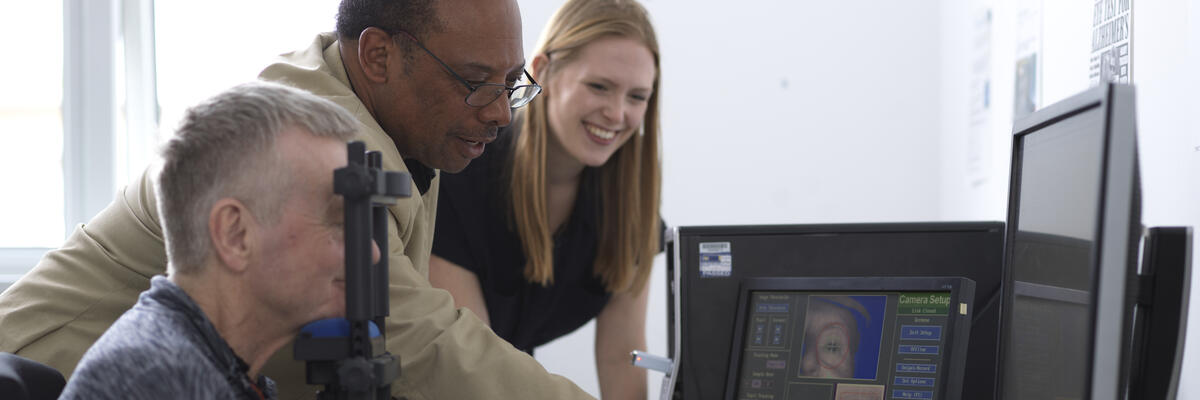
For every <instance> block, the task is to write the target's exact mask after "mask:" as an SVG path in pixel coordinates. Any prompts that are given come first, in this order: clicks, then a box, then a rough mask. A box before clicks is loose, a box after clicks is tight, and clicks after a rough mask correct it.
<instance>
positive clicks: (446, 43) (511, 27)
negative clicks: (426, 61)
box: [427, 0, 525, 73]
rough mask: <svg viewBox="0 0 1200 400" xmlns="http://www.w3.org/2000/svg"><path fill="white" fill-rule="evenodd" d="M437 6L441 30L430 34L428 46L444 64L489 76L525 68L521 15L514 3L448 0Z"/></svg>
mask: <svg viewBox="0 0 1200 400" xmlns="http://www.w3.org/2000/svg"><path fill="white" fill-rule="evenodd" d="M438 4H439V6H438V7H439V9H438V16H439V17H440V19H442V24H441V25H442V26H441V28H442V29H438V30H435V31H433V32H430V33H429V38H428V39H427V43H428V45H429V46H431V47H436V48H435V49H433V50H434V52H435V53H438V56H439V57H442V58H445V59H446V62H447V63H451V64H455V65H456V66H457V67H461V68H472V69H487V70H488V71H478V72H491V73H500V72H503V73H508V72H509V71H511V70H513V69H520V67H521V66H523V65H524V63H525V54H524V48H523V46H524V44H523V41H522V36H521V15H520V12H519V11H518V9H517V6H516V3H515V2H512V1H510V0H450V1H442V2H439V3H438ZM442 54H445V55H444V56H443V55H442Z"/></svg>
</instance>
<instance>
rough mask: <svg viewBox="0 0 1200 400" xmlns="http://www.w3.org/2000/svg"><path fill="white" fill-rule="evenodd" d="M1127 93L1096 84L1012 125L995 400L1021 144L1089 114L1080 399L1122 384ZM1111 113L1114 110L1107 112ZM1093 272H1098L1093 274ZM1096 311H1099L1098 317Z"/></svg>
mask: <svg viewBox="0 0 1200 400" xmlns="http://www.w3.org/2000/svg"><path fill="white" fill-rule="evenodd" d="M1133 96H1134V95H1133V87H1132V86H1129V85H1123V84H1113V83H1109V84H1103V85H1100V86H1097V87H1094V88H1091V89H1089V90H1087V91H1084V92H1082V93H1080V94H1077V95H1075V96H1072V97H1070V98H1067V99H1065V100H1063V101H1060V102H1058V103H1055V104H1053V105H1050V106H1047V107H1045V108H1044V109H1042V110H1039V111H1037V112H1034V113H1033V114H1030V115H1028V116H1026V117H1025V118H1022V119H1020V120H1018V121H1016V122H1014V124H1013V142H1012V143H1013V145H1012V158H1011V165H1010V175H1009V201H1008V221H1007V225H1006V226H1007V227H1008V230H1007V232H1005V245H1004V261H1003V265H1004V270H1003V273H1002V274H1003V278H1002V285H1003V291H1004V295H1003V296H1002V297H1003V298H1002V300H1003V301H1002V303H1001V307H1000V313H1001V322H1000V326H1001V332H1000V338H999V346H998V347H997V349H996V352H997V353H996V361H997V368H996V374H997V382H996V396H995V397H996V398H997V399H1002V398H1003V390H1004V379H1005V377H1004V370H1005V361H1006V360H1005V359H1006V355H1005V352H1006V350H1007V348H1008V347H1009V345H1008V342H1009V340H1010V339H1011V338H1010V331H1009V329H1007V327H1009V326H1010V325H1011V324H1012V322H1011V321H1012V315H1011V312H1012V302H1013V282H1014V280H1013V276H1012V274H1013V266H1012V262H1013V251H1014V239H1015V237H1016V232H1017V228H1016V227H1017V226H1018V224H1019V221H1018V216H1019V211H1020V210H1019V208H1018V204H1019V201H1020V194H1021V193H1020V176H1021V172H1022V170H1021V163H1019V162H1018V161H1019V160H1021V156H1022V155H1023V150H1024V144H1025V138H1026V137H1027V136H1029V135H1031V134H1034V133H1036V132H1039V131H1041V129H1043V128H1046V127H1048V126H1051V125H1053V124H1055V123H1058V122H1061V121H1063V120H1067V119H1069V118H1071V117H1074V116H1076V115H1078V114H1080V113H1083V112H1085V111H1089V110H1092V109H1094V108H1097V107H1099V108H1101V110H1103V114H1104V116H1103V118H1104V121H1103V125H1102V126H1103V128H1102V129H1103V135H1104V138H1103V144H1102V146H1103V147H1102V150H1101V154H1102V159H1101V166H1102V167H1101V169H1100V174H1101V177H1100V179H1101V181H1100V189H1099V191H1098V193H1097V195H1101V194H1102V196H1101V198H1100V202H1099V204H1098V205H1097V206H1098V207H1097V214H1098V215H1097V216H1096V218H1097V222H1098V223H1097V224H1096V231H1095V233H1094V234H1093V236H1092V238H1091V239H1094V241H1095V243H1096V246H1095V248H1093V249H1092V255H1091V257H1090V260H1089V264H1090V265H1091V271H1093V274H1094V275H1093V277H1092V278H1093V279H1092V282H1091V283H1092V287H1091V290H1090V302H1091V304H1092V305H1093V306H1092V307H1090V310H1089V313H1090V315H1089V318H1090V321H1091V325H1092V326H1091V329H1090V331H1089V334H1088V337H1087V338H1086V340H1087V341H1088V343H1089V345H1088V348H1089V349H1091V351H1090V352H1088V355H1087V357H1088V361H1087V364H1088V365H1090V366H1091V371H1090V373H1088V374H1086V375H1085V380H1086V383H1085V384H1084V390H1085V392H1084V393H1083V397H1084V398H1097V399H1116V398H1119V397H1121V396H1122V393H1124V391H1125V388H1126V386H1127V384H1128V379H1127V378H1128V374H1129V372H1128V365H1127V364H1128V360H1129V349H1128V347H1129V346H1126V344H1128V343H1129V341H1130V337H1131V328H1130V324H1129V323H1128V322H1129V319H1130V318H1131V316H1132V310H1133V301H1132V300H1133V299H1132V297H1133V296H1132V295H1131V294H1132V291H1133V290H1134V289H1135V285H1136V274H1137V261H1136V254H1137V252H1136V251H1135V249H1136V248H1137V243H1138V240H1139V237H1140V232H1141V224H1140V188H1139V187H1138V185H1139V183H1138V179H1137V175H1138V171H1137V146H1136V137H1135V136H1136V121H1135V117H1134V115H1135V112H1134V109H1133V107H1134V101H1133ZM1114 110H1116V112H1114ZM1097 272H1098V273H1097ZM1101 310H1103V311H1101Z"/></svg>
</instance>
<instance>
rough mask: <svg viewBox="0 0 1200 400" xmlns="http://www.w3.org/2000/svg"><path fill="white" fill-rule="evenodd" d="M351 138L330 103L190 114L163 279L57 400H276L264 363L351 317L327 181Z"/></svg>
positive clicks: (278, 102)
mask: <svg viewBox="0 0 1200 400" xmlns="http://www.w3.org/2000/svg"><path fill="white" fill-rule="evenodd" d="M357 129H358V125H357V122H356V121H355V119H354V118H353V117H352V116H350V115H349V114H348V113H347V112H346V111H345V110H344V109H343V108H341V107H339V106H337V105H335V104H334V103H332V102H330V101H327V100H324V99H321V98H318V97H315V96H313V95H311V94H308V93H306V92H303V91H300V90H297V89H292V88H288V87H285V86H281V85H277V84H270V83H250V84H244V85H240V86H237V87H234V88H232V89H230V90H228V91H225V92H223V93H221V94H218V95H217V96H215V97H213V98H212V99H210V100H208V101H206V102H204V103H201V104H199V105H197V106H195V107H192V108H191V109H190V110H188V113H187V115H186V116H185V117H184V120H183V122H182V123H181V124H180V127H179V129H178V131H177V133H176V136H175V137H174V138H172V139H171V140H170V142H168V143H167V145H166V147H165V149H164V151H163V165H162V170H161V173H160V174H159V175H158V181H157V183H158V185H157V187H158V195H159V196H158V199H159V202H158V207H159V210H160V215H162V219H163V225H164V227H165V232H164V233H165V236H166V247H167V259H168V265H167V271H168V274H169V275H168V276H167V277H164V276H156V277H154V278H153V279H152V280H151V286H150V290H148V291H146V292H144V293H142V294H141V296H140V297H139V298H138V302H137V304H136V305H135V306H134V307H133V308H132V309H130V310H129V311H128V312H126V313H125V314H123V315H122V316H121V317H120V318H119V319H117V321H116V322H115V323H114V324H113V325H112V327H110V328H109V329H108V331H107V332H105V333H104V335H102V336H101V337H100V339H99V340H98V341H97V342H96V344H95V345H94V346H92V347H91V348H90V349H89V350H88V351H87V353H85V354H84V356H83V359H82V360H81V361H80V363H79V367H78V368H77V369H76V370H75V374H74V376H72V378H71V379H70V381H69V382H68V384H67V387H66V389H65V390H64V392H63V397H62V398H64V399H74V398H84V399H102V398H113V399H118V398H119V399H165V398H222V399H235V398H241V399H262V398H274V397H275V388H274V383H273V382H272V381H271V380H270V379H268V378H266V377H263V376H261V375H259V370H260V369H261V368H262V366H263V364H265V363H266V361H267V359H268V358H270V356H271V355H272V354H273V353H275V352H276V351H277V350H279V349H280V348H281V347H283V346H284V345H285V344H287V343H288V341H289V340H290V339H291V338H292V337H294V336H295V335H296V333H297V332H299V330H300V328H301V327H302V326H303V325H304V324H306V323H308V322H310V321H313V320H317V319H321V318H327V317H335V316H340V315H342V313H343V312H344V310H345V306H344V301H345V293H344V291H345V287H344V283H345V282H344V272H345V268H344V261H343V253H344V252H343V239H342V235H343V226H342V225H343V224H342V220H343V213H342V201H341V198H340V197H338V196H336V195H335V194H334V193H333V182H332V181H333V170H334V169H335V168H338V167H340V166H343V165H345V142H346V141H347V140H350V139H351V138H352V137H353V136H354V133H355V131H356V130H357ZM374 257H375V258H376V260H377V259H378V257H379V253H378V249H375V253H374Z"/></svg>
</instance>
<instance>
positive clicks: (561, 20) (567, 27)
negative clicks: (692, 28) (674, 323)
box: [510, 0, 662, 292]
mask: <svg viewBox="0 0 1200 400" xmlns="http://www.w3.org/2000/svg"><path fill="white" fill-rule="evenodd" d="M613 36H616V37H623V38H630V39H634V40H637V41H640V42H641V43H642V44H644V45H645V46H646V47H647V48H648V49H650V52H651V53H652V54H653V55H654V68H655V70H656V76H655V79H654V87H653V92H652V93H651V95H650V98H649V99H648V100H647V107H646V116H645V119H644V120H643V123H642V127H641V132H638V133H636V134H634V136H633V137H632V138H630V139H629V141H628V142H626V143H625V144H624V145H622V146H621V148H619V149H617V151H616V153H614V154H613V155H612V157H611V158H610V159H609V160H608V162H606V163H604V165H603V166H601V167H599V174H598V175H599V185H600V198H601V203H602V204H603V206H602V207H603V209H602V210H601V218H600V223H599V225H600V226H599V229H600V232H599V238H598V243H597V247H596V262H595V265H594V266H593V268H594V270H593V273H594V274H595V275H596V276H598V277H600V279H601V280H602V281H603V282H604V285H605V288H606V289H607V290H608V291H609V292H620V291H627V290H640V289H641V288H642V287H644V286H645V283H646V280H647V279H648V278H649V277H650V268H651V265H652V263H653V259H654V255H655V254H656V253H657V252H658V249H659V246H660V236H659V234H660V229H661V228H660V227H659V216H658V207H659V198H660V186H661V180H662V178H661V172H660V170H661V166H660V161H659V137H658V132H659V124H658V98H659V82H660V81H661V79H662V70H661V68H660V67H659V52H658V39H657V38H656V36H655V34H654V27H653V26H652V25H651V24H650V18H649V15H648V13H647V12H646V9H645V8H643V7H642V5H641V4H638V3H637V2H636V1H634V0H568V1H567V2H566V4H563V6H562V7H561V8H559V9H558V11H557V12H555V14H554V16H553V17H551V18H550V22H549V23H548V24H547V25H546V28H545V30H544V31H543V32H542V36H541V39H539V41H538V47H537V50H536V51H535V53H534V54H538V55H543V54H544V55H547V57H549V56H550V55H551V54H552V55H553V59H554V62H553V63H548V64H550V65H548V66H547V67H546V68H545V69H546V70H547V71H536V72H538V73H544V74H545V75H543V76H547V75H550V74H552V73H553V72H552V71H554V70H556V69H557V68H560V67H561V66H562V65H564V64H568V63H570V62H572V61H573V60H574V59H575V58H577V57H578V53H579V50H580V49H582V48H583V47H584V46H586V45H588V44H589V43H592V42H594V41H596V40H597V39H601V38H605V37H613ZM518 119H519V120H521V121H523V123H522V124H521V126H520V127H519V129H520V130H519V133H518V135H516V138H515V139H516V141H515V143H514V148H513V155H512V159H511V160H512V164H511V167H512V168H511V175H510V177H511V178H510V179H511V189H510V190H511V197H510V199H511V201H512V205H513V207H512V209H513V218H514V221H513V222H514V223H515V225H516V228H517V235H518V236H519V237H520V238H521V246H522V248H523V250H524V252H525V259H526V260H527V261H526V264H525V278H526V279H527V280H529V281H530V282H534V283H540V284H542V285H549V284H550V283H552V282H554V257H553V254H554V253H553V249H554V246H553V244H552V243H553V242H552V238H551V235H552V232H550V227H549V217H548V212H547V205H546V203H547V200H546V168H547V166H546V140H547V136H549V134H550V132H549V119H548V113H547V105H546V97H545V96H539V97H537V98H535V99H534V100H533V102H532V103H530V104H529V105H528V106H527V107H525V108H523V109H521V112H520V114H519V115H518Z"/></svg>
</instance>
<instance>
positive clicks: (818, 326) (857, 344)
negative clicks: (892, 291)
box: [800, 296, 887, 380]
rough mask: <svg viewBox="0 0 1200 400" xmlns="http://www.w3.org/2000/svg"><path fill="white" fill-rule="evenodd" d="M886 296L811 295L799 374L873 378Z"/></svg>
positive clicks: (877, 359) (821, 376)
mask: <svg viewBox="0 0 1200 400" xmlns="http://www.w3.org/2000/svg"><path fill="white" fill-rule="evenodd" d="M886 304H887V296H811V297H809V301H808V311H807V313H806V317H805V319H804V336H803V337H804V342H803V345H802V347H801V350H800V352H801V356H800V376H806V377H815V378H843V379H845V378H850V379H870V380H874V379H875V376H876V373H877V372H878V371H877V369H878V368H877V367H878V365H879V345H880V341H881V339H882V337H883V311H884V307H885V306H886Z"/></svg>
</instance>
